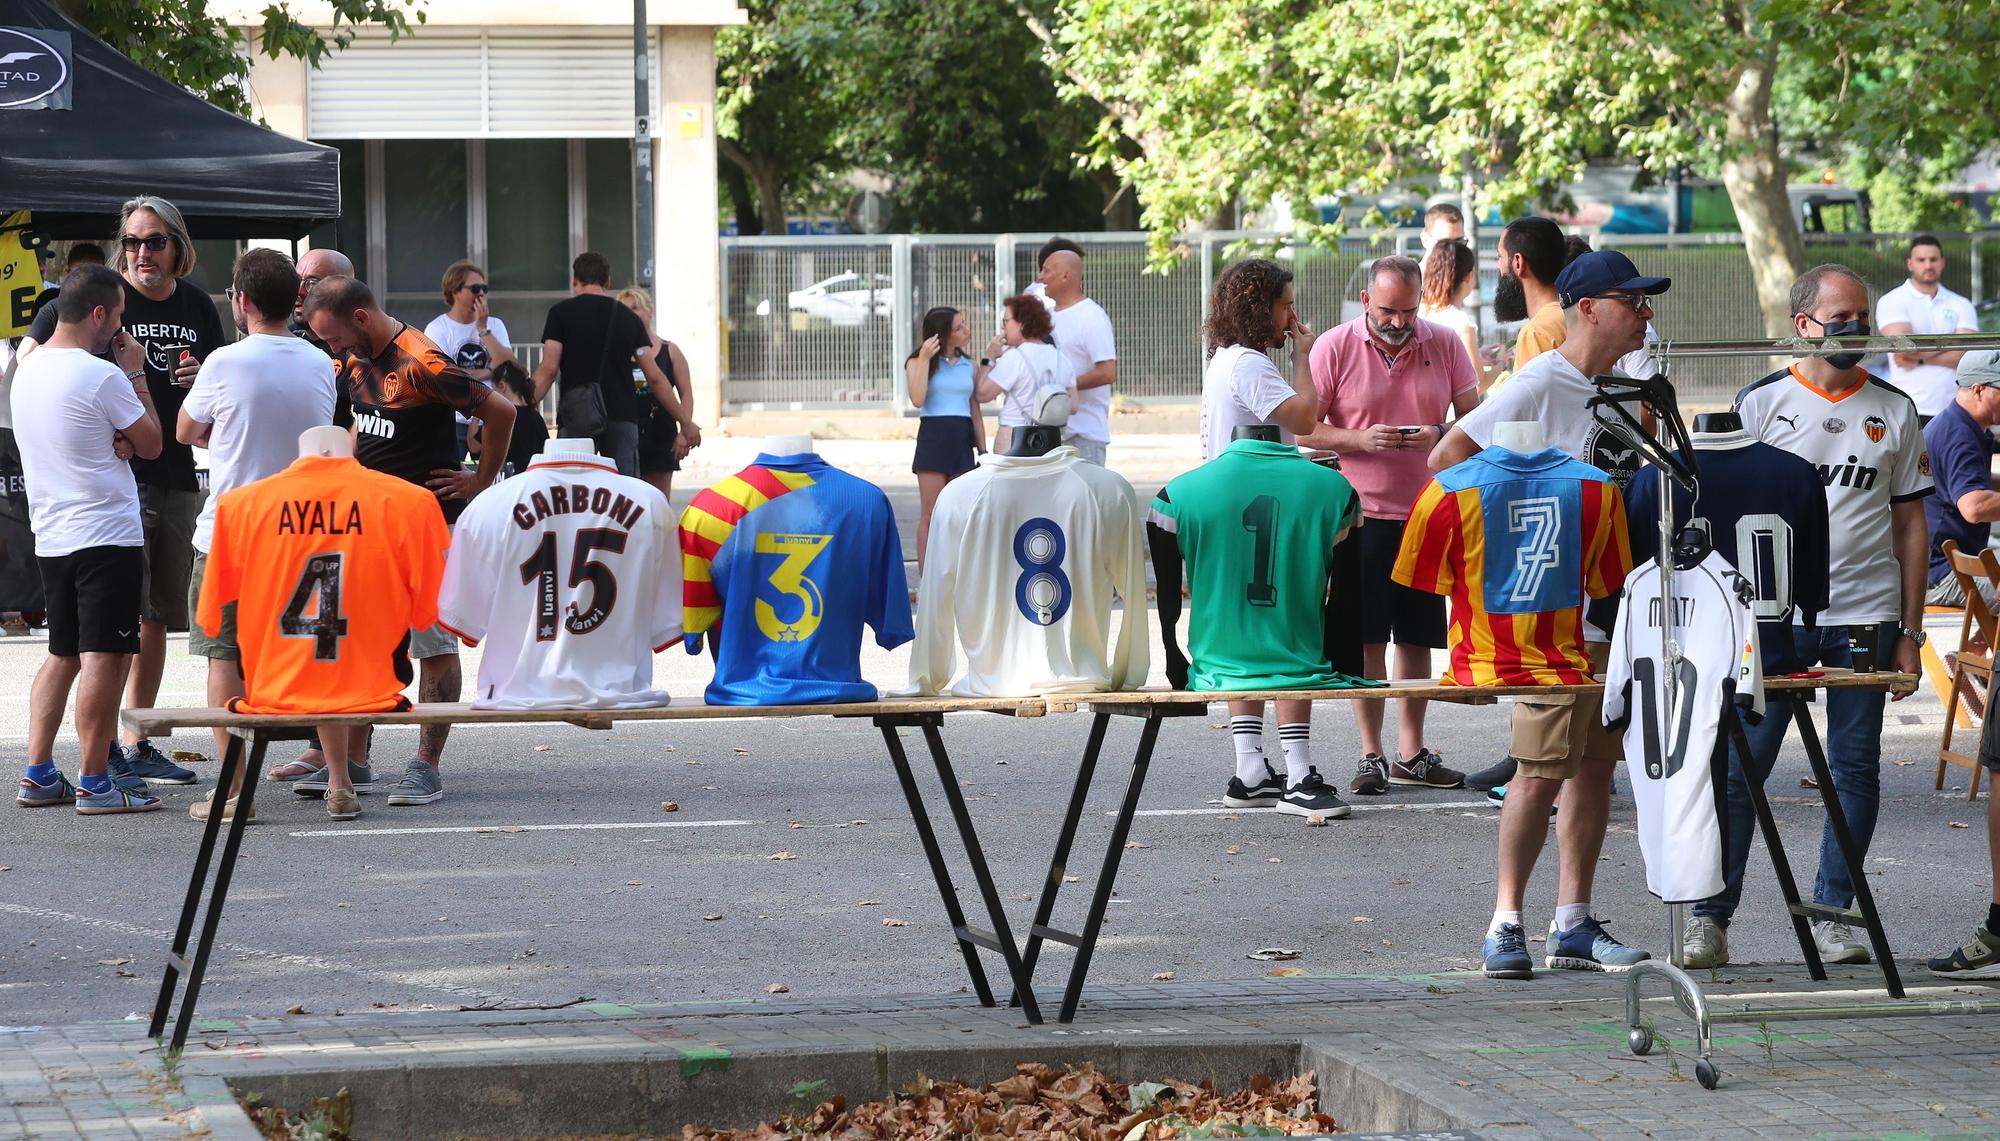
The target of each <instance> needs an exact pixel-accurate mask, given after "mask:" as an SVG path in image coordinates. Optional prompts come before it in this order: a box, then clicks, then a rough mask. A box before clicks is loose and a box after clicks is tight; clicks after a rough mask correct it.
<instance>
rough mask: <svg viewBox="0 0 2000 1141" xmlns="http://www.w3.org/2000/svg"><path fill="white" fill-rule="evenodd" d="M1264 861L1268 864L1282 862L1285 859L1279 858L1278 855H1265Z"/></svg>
mask: <svg viewBox="0 0 2000 1141" xmlns="http://www.w3.org/2000/svg"><path fill="white" fill-rule="evenodd" d="M1264 862H1265V863H1267V864H1282V863H1284V862H1285V861H1283V860H1281V859H1279V858H1278V857H1276V856H1265V857H1264Z"/></svg>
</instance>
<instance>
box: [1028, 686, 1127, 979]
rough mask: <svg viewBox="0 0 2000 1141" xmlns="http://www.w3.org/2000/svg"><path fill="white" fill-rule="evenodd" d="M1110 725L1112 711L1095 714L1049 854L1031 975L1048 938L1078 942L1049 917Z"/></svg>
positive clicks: (1033, 926)
mask: <svg viewBox="0 0 2000 1141" xmlns="http://www.w3.org/2000/svg"><path fill="white" fill-rule="evenodd" d="M1110 725H1111V715H1110V714H1108V713H1102V712H1099V713H1093V714H1092V715H1091V718H1090V741H1089V743H1088V744H1086V745H1085V746H1084V748H1083V761H1082V762H1081V763H1080V764H1078V765H1077V769H1076V783H1075V784H1074V785H1073V786H1072V787H1071V788H1070V794H1069V807H1068V808H1066V809H1064V811H1063V822H1062V828H1061V829H1060V830H1059V831H1058V832H1057V833H1056V850H1055V852H1054V853H1053V854H1052V855H1051V856H1050V857H1049V874H1048V878H1047V879H1045V880H1043V881H1042V898H1041V899H1040V900H1039V901H1037V902H1036V904H1035V919H1034V922H1033V923H1030V924H1029V925H1028V945H1027V949H1026V950H1024V951H1023V952H1022V953H1021V963H1022V966H1023V967H1024V968H1025V969H1026V970H1027V972H1028V977H1029V978H1031V979H1032V978H1033V977H1034V975H1035V964H1036V963H1037V962H1039V961H1040V960H1041V957H1042V943H1043V941H1044V940H1046V939H1051V938H1053V939H1055V940H1056V941H1057V942H1059V943H1068V944H1069V945H1070V946H1072V947H1074V946H1075V945H1076V943H1075V942H1074V939H1075V937H1074V936H1072V935H1070V934H1069V933H1068V932H1067V931H1058V930H1056V929H1055V928H1053V927H1050V926H1049V919H1050V917H1051V916H1053V915H1054V914H1055V910H1056V893H1057V892H1060V891H1061V890H1062V881H1063V876H1064V875H1066V874H1067V873H1068V871H1069V854H1070V850H1071V849H1072V848H1073V847H1075V845H1076V828H1077V825H1078V824H1080V823H1081V822H1082V821H1083V810H1084V805H1085V803H1086V802H1087V801H1088V800H1089V799H1090V785H1091V781H1092V780H1093V779H1094V778H1095V777H1096V775H1097V758H1098V754H1099V753H1101V752H1103V750H1104V733H1105V730H1106V729H1108V728H1109V727H1110ZM1018 1001H1019V998H1018V996H1017V998H1016V1002H1018Z"/></svg>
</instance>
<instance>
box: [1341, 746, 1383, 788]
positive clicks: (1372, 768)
mask: <svg viewBox="0 0 2000 1141" xmlns="http://www.w3.org/2000/svg"><path fill="white" fill-rule="evenodd" d="M1347 791H1349V792H1351V793H1353V794H1354V795H1356V796H1381V795H1382V794H1383V793H1385V792H1388V791H1389V762H1388V761H1385V760H1383V759H1382V754H1380V753H1365V754H1363V755H1362V757H1361V764H1360V765H1358V766H1356V767H1355V770H1354V780H1353V781H1352V782H1351V783H1350V784H1348V786H1347Z"/></svg>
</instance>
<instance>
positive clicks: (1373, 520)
mask: <svg viewBox="0 0 2000 1141" xmlns="http://www.w3.org/2000/svg"><path fill="white" fill-rule="evenodd" d="M1422 299H1423V270H1422V269H1421V268H1419V267H1418V265H1417V263H1416V262H1414V261H1412V260H1411V259H1409V258H1406V257H1385V258H1379V259H1377V260H1376V262H1375V265H1374V268H1373V269H1372V270H1371V271H1370V272H1369V274H1368V283H1367V288H1365V289H1363V290H1362V291H1361V309H1362V312H1361V316H1359V317H1356V318H1355V319H1354V320H1352V321H1349V322H1347V323H1346V324H1344V325H1341V326H1339V327H1338V328H1335V329H1333V330H1331V331H1330V332H1328V333H1327V334H1325V335H1324V336H1322V337H1320V338H1319V340H1318V341H1317V342H1316V343H1315V344H1314V345H1313V349H1312V358H1311V363H1312V379H1313V387H1314V388H1316V389H1317V390H1318V391H1319V399H1320V404H1321V407H1323V408H1324V409H1325V410H1326V411H1325V413H1324V415H1323V421H1324V422H1323V423H1322V424H1321V425H1320V426H1319V428H1318V429H1317V430H1316V431H1314V432H1313V433H1312V434H1311V435H1309V436H1301V437H1299V443H1301V444H1304V445H1307V446H1309V447H1316V448H1331V449H1333V450H1334V451H1336V452H1339V453H1340V472H1341V474H1342V475H1344V476H1346V477H1347V478H1348V480H1349V481H1350V482H1352V483H1353V484H1354V490H1355V491H1356V492H1358V493H1359V494H1360V496H1361V512H1362V516H1363V518H1362V521H1361V584H1362V585H1361V590H1362V594H1361V597H1360V598H1358V599H1353V600H1347V599H1343V600H1341V605H1342V606H1343V607H1346V606H1352V607H1353V608H1354V609H1355V610H1356V611H1358V612H1359V613H1360V614H1361V615H1362V616H1363V617H1362V623H1363V630H1362V642H1363V644H1364V649H1363V653H1364V659H1363V660H1364V662H1365V663H1366V666H1367V673H1368V676H1369V677H1371V678H1376V679H1382V678H1386V677H1389V676H1391V675H1390V674H1389V673H1388V667H1389V661H1388V656H1389V655H1388V650H1389V643H1390V642H1394V643H1395V644H1396V660H1395V671H1396V672H1395V674H1394V675H1393V676H1395V677H1397V678H1427V677H1430V676H1431V650H1433V649H1442V648H1443V647H1444V645H1445V613H1444V609H1445V608H1444V599H1443V598H1442V597H1440V596H1437V595H1431V594H1423V593H1420V592H1418V591H1415V590H1411V589H1410V588H1409V587H1406V586H1402V585H1399V584H1398V583H1396V582H1393V581H1391V579H1390V577H1389V571H1390V569H1391V568H1392V567H1394V566H1395V564H1396V552H1397V551H1398V550H1399V549H1400V548H1401V547H1402V545H1403V526H1404V524H1405V523H1406V522H1407V521H1408V520H1409V518H1410V505H1411V504H1413V503H1415V502H1416V499H1417V493H1418V492H1420V491H1422V490H1423V487H1424V483H1425V482H1426V481H1427V480H1429V479H1430V476H1431V472H1430V467H1429V466H1428V464H1427V462H1426V461H1427V459H1428V457H1429V455H1430V450H1431V446H1432V445H1433V444H1435V443H1436V442H1437V441H1438V440H1439V439H1440V438H1442V437H1443V435H1444V421H1445V418H1446V416H1447V415H1449V414H1451V413H1453V412H1456V413H1457V414H1458V415H1464V414H1465V413H1467V412H1470V411H1471V410H1472V409H1473V407H1474V406H1475V405H1477V404H1478V403H1479V374H1478V373H1477V372H1476V371H1474V369H1473V367H1472V358H1471V357H1470V356H1469V355H1467V354H1466V351H1465V344H1464V343H1463V342H1462V341H1461V340H1459V337H1458V335H1457V334H1456V333H1454V332H1452V331H1451V330H1450V329H1447V328H1445V327H1444V326H1443V325H1436V324H1432V323H1431V322H1429V321H1423V320H1419V319H1418V318H1417V306H1418V305H1419V304H1420V303H1421V301H1422ZM1387 704H1388V703H1387V702H1384V701H1357V702H1354V703H1353V705H1354V714H1355V717H1354V719H1355V721H1356V722H1358V723H1359V725H1360V727H1361V752H1362V756H1361V764H1360V766H1359V768H1358V769H1357V770H1356V771H1355V774H1354V783H1353V784H1352V785H1350V786H1349V787H1350V789H1351V791H1353V792H1355V793H1357V794H1359V795H1362V796H1379V795H1381V794H1382V793H1385V792H1387V791H1389V786H1390V785H1391V784H1404V785H1422V786H1425V787H1429V788H1457V787H1459V785H1460V784H1462V783H1463V782H1464V780H1465V774H1464V773H1462V772H1459V771H1458V770H1456V769H1452V768H1447V767H1446V766H1445V765H1444V762H1443V761H1442V760H1441V759H1440V758H1439V757H1438V755H1437V754H1436V753H1434V752H1432V751H1431V750H1430V749H1429V748H1427V747H1425V745H1424V705H1425V703H1424V702H1423V701H1420V700H1416V699H1406V700H1404V701H1402V702H1400V705H1401V707H1402V711H1401V716H1400V717H1399V718H1398V720H1397V752H1396V756H1395V759H1394V760H1393V761H1390V760H1385V759H1384V757H1383V755H1382V707H1383V706H1385V705H1387Z"/></svg>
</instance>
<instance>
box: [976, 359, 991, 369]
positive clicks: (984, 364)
mask: <svg viewBox="0 0 2000 1141" xmlns="http://www.w3.org/2000/svg"><path fill="white" fill-rule="evenodd" d="M979 367H980V368H992V367H993V358H992V357H980V358H979Z"/></svg>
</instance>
